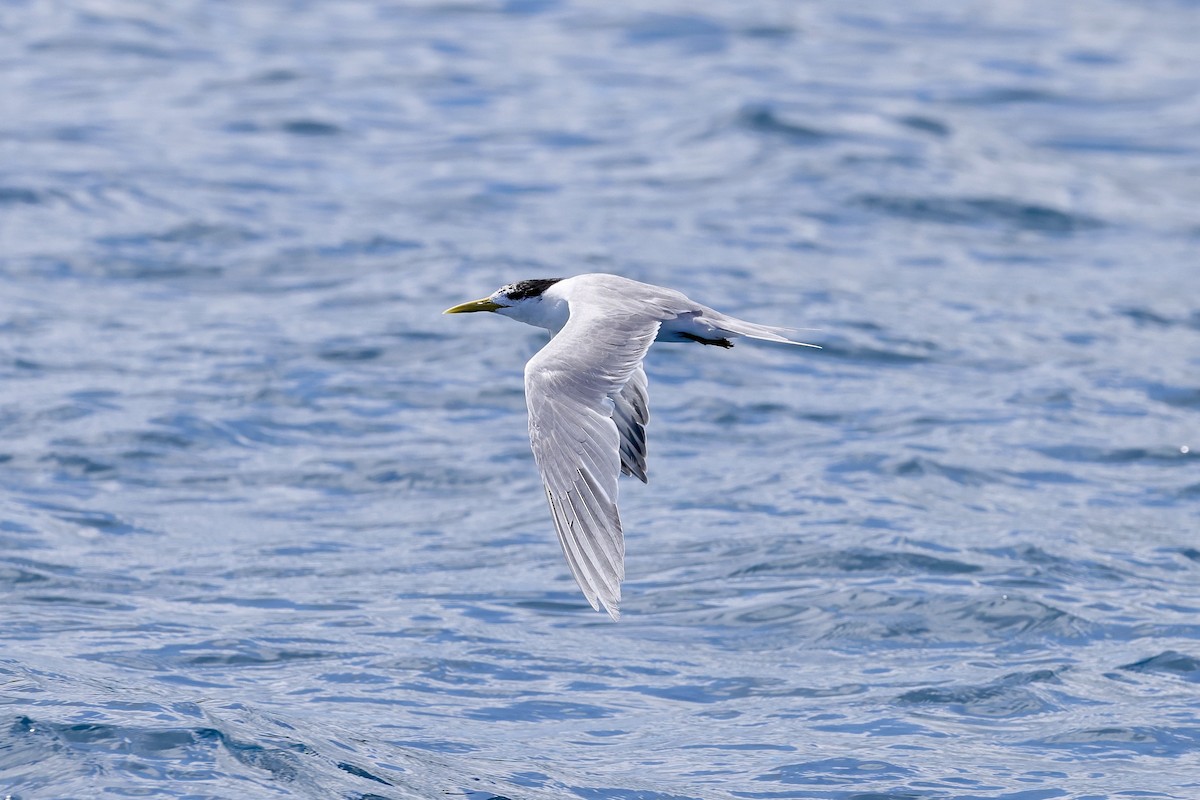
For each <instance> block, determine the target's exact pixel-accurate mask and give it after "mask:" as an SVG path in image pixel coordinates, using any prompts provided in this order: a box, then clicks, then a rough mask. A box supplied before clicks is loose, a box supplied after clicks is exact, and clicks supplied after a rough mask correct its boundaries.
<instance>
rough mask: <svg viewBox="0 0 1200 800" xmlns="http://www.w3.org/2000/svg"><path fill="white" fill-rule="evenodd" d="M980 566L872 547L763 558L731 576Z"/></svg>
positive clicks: (960, 571) (952, 570) (937, 571)
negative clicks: (792, 556) (769, 559)
mask: <svg viewBox="0 0 1200 800" xmlns="http://www.w3.org/2000/svg"><path fill="white" fill-rule="evenodd" d="M979 570H980V567H978V566H977V565H975V564H969V563H966V562H962V561H956V560H953V559H946V558H937V557H935V556H929V555H925V554H924V553H911V552H905V551H886V550H875V549H871V548H848V549H843V550H837V551H834V552H829V553H822V554H819V555H814V556H809V557H806V558H799V559H787V560H775V559H772V560H771V561H766V562H762V563H758V564H753V565H751V566H748V567H742V568H739V569H738V570H736V571H734V572H732V573H730V577H743V576H747V575H768V574H773V573H782V574H811V573H829V572H849V573H862V572H870V573H878V574H881V575H901V574H903V575H911V574H918V575H921V574H926V575H964V574H969V573H973V572H978V571H979Z"/></svg>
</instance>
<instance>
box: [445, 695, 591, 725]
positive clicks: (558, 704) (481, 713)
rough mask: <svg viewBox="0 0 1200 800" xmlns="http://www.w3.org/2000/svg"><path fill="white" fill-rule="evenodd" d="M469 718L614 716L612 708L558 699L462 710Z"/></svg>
mask: <svg viewBox="0 0 1200 800" xmlns="http://www.w3.org/2000/svg"><path fill="white" fill-rule="evenodd" d="M463 713H464V715H465V716H467V717H470V718H471V719H479V720H485V721H488V722H556V721H557V722H561V721H565V720H572V719H604V718H605V717H611V716H614V713H615V712H614V710H613V709H608V708H603V707H601V706H597V705H592V704H589V703H571V702H563V701H558V700H522V701H519V702H516V703H509V704H508V705H504V706H495V707H487V708H475V709H469V710H467V711H465V712H463Z"/></svg>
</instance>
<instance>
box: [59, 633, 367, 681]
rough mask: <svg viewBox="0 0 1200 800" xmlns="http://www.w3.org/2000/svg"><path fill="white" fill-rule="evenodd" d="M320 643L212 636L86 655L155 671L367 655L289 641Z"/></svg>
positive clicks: (108, 661) (269, 663) (325, 659)
mask: <svg viewBox="0 0 1200 800" xmlns="http://www.w3.org/2000/svg"><path fill="white" fill-rule="evenodd" d="M293 641H294V643H296V644H310V645H311V644H317V643H319V642H317V641H316V640H287V641H272V640H269V639H263V640H259V641H256V640H251V639H212V640H209V641H205V642H197V643H194V644H171V645H164V646H162V647H157V648H148V649H145V650H112V651H104V652H98V653H89V654H86V655H84V656H82V658H86V659H89V660H94V661H102V662H104V663H107V664H117V665H120V666H123V667H130V668H133V669H140V670H150V671H154V672H183V673H187V672H188V671H189V670H193V669H203V670H215V671H216V672H222V671H223V670H225V669H226V668H229V667H237V668H247V667H268V666H282V665H286V664H289V663H294V662H312V661H327V660H343V659H348V658H355V657H361V656H364V655H367V654H366V653H348V652H345V651H343V650H341V649H334V647H335V645H336V643H335V642H329V643H327V645H328V646H329V648H330V649H316V648H311V647H310V648H304V647H289V646H287V645H288V644H291V643H293Z"/></svg>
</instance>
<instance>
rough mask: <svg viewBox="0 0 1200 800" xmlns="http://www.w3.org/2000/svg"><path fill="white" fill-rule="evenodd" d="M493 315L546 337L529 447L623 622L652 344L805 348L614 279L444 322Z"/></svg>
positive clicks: (558, 513) (586, 279)
mask: <svg viewBox="0 0 1200 800" xmlns="http://www.w3.org/2000/svg"><path fill="white" fill-rule="evenodd" d="M473 311H494V312H495V313H497V314H500V315H502V316H505V317H511V318H512V319H515V320H518V321H520V322H525V323H528V324H530V325H535V326H537V327H539V328H546V329H547V330H549V331H550V335H551V339H550V341H549V343H547V344H546V346H545V347H543V348H542V349H541V350H539V351H538V352H537V353H536V354H535V355H534V356H533V358H531V359H529V363H527V364H526V365H525V403H526V405H527V406H528V407H529V441H530V444H531V445H532V447H533V457H534V460H535V461H536V462H537V466H538V470H539V471H540V472H541V474H542V483H543V485H544V486H545V488H546V499H547V500H548V501H549V502H550V514H551V516H552V517H553V518H554V529H555V530H556V531H557V532H558V541H559V544H561V545H562V550H563V555H565V556H566V557H567V564H568V565H569V566H570V568H571V574H572V575H574V576H575V580H576V582H578V584H579V588H580V589H582V590H583V594H584V596H585V597H586V598H587V601H588V602H589V603H590V604H591V606H592V608H593V609H595V610H597V611H599V610H600V606H601V605H603V606H604V608H605V610H606V611H608V613H609V615H610V616H611V617H612V618H613V619H614V620H615V619H620V616H621V581H622V580H623V579H624V578H625V540H624V537H623V536H622V534H621V517H620V515H619V514H618V513H617V478H618V477H619V476H620V475H621V474H622V473H624V474H626V475H633V476H635V477H637V478H638V479H639V480H641V481H642V482H643V483H645V482H646V423H647V422H648V421H649V419H650V408H649V404H648V398H647V394H646V372H645V370H644V369H643V368H642V359H643V358H645V356H646V351H647V350H649V349H650V345H651V343H653V342H656V341H658V342H697V343H699V344H710V345H716V346H718V347H733V342H732V341H731V340H732V339H733V338H736V337H738V336H748V337H750V338H751V339H766V340H767V341H772V342H786V343H788V344H795V345H800V346H803V347H816V345H810V344H805V343H803V342H796V341H793V340H792V339H789V338H788V337H787V336H786V335H785V334H787V333H790V332H791V329H789V328H776V327H772V326H769V325H757V324H755V323H753V322H746V321H744V320H740V319H737V318H736V317H731V316H729V315H727V314H722V313H721V312H720V311H714V310H713V309H711V308H709V307H708V306H702V305H700V304H699V303H697V302H694V301H692V300H689V299H688V298H687V297H686V296H685V295H684V294H683V293H682V292H677V291H675V290H674V289H667V288H665V287H662V286H654V285H652V284H649V283H639V282H638V281H634V280H630V279H628V278H622V277H620V276H617V275H605V274H589V275H576V276H575V277H573V278H550V279H537V280H527V281H520V282H518V283H512V284H509V285H508V286H504V287H502V288H500V289H499V290H497V291H496V292H493V293H492V294H491V295H489V296H488V297H485V298H483V299H482V300H474V301H472V302H470V303H463V304H462V305H457V306H454V307H453V308H449V309H446V311H445V313H446V314H466V313H469V312H473Z"/></svg>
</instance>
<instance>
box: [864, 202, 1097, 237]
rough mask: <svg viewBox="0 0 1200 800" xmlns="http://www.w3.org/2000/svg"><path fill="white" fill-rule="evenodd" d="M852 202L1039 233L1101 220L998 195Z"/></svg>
mask: <svg viewBox="0 0 1200 800" xmlns="http://www.w3.org/2000/svg"><path fill="white" fill-rule="evenodd" d="M855 202H856V203H857V204H858V205H860V206H862V207H864V208H867V209H870V210H872V211H878V212H880V213H882V214H886V215H888V216H891V217H898V218H900V219H907V220H913V221H916V222H935V223H940V224H942V225H978V226H988V225H999V226H1002V227H1006V228H1015V229H1017V230H1024V231H1034V232H1038V233H1058V234H1069V233H1077V232H1080V231H1088V230H1095V229H1096V228H1099V227H1101V226H1102V225H1103V223H1101V222H1100V220H1098V219H1095V218H1093V217H1089V216H1085V215H1082V214H1072V213H1069V212H1066V211H1060V210H1059V209H1056V208H1051V207H1050V206H1043V205H1038V204H1036V203H1022V202H1019V201H1016V200H1009V199H1006V198H999V197H914V196H903V195H875V194H864V195H859V196H858V197H857V198H856V199H855Z"/></svg>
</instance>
